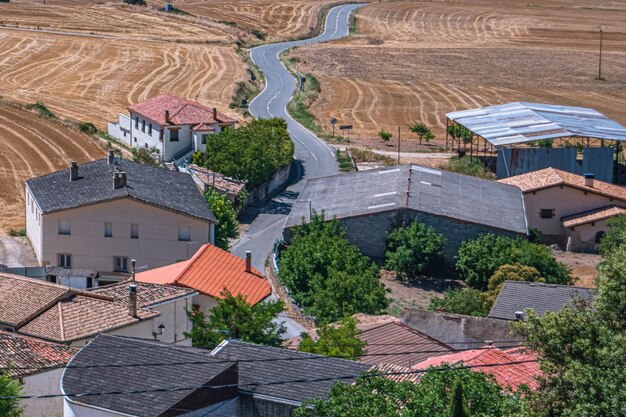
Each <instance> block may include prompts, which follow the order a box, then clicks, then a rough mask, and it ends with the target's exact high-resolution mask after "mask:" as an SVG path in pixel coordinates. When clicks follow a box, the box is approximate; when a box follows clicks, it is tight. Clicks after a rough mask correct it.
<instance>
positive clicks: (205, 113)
mask: <svg viewBox="0 0 626 417" xmlns="http://www.w3.org/2000/svg"><path fill="white" fill-rule="evenodd" d="M128 111H129V113H130V114H129V115H128V116H127V115H125V114H120V115H119V120H118V121H117V122H109V125H108V132H109V135H111V136H113V137H114V138H116V139H118V140H120V141H121V142H123V143H126V144H128V145H129V146H132V147H144V148H153V147H154V148H156V149H158V150H159V154H160V156H161V159H162V160H163V161H165V162H170V161H172V160H182V159H185V158H186V157H188V156H189V155H190V154H191V153H193V152H196V151H201V152H205V151H206V141H207V140H208V138H209V137H210V135H212V134H214V133H218V132H221V131H222V129H224V128H228V127H233V126H234V125H235V124H236V123H237V121H236V120H234V119H231V118H230V117H228V116H226V115H224V114H222V113H220V112H218V111H217V109H216V108H215V107H213V108H209V107H205V106H203V105H202V104H199V103H196V102H194V101H190V100H185V99H182V98H179V97H176V96H173V95H169V94H161V95H158V96H156V97H152V98H150V99H148V100H145V101H142V102H141V103H137V104H134V105H132V106H130V107H128Z"/></svg>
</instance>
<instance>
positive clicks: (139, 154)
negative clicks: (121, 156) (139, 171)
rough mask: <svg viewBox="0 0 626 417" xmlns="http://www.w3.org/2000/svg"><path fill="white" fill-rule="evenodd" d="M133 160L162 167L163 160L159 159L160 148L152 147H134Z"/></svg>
mask: <svg viewBox="0 0 626 417" xmlns="http://www.w3.org/2000/svg"><path fill="white" fill-rule="evenodd" d="M131 152H132V154H133V161H135V162H139V163H140V164H144V165H150V166H153V167H160V166H161V161H160V160H159V149H158V148H156V147H154V146H153V147H152V148H149V149H148V148H132V150H131Z"/></svg>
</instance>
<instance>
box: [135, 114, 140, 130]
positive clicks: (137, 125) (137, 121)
mask: <svg viewBox="0 0 626 417" xmlns="http://www.w3.org/2000/svg"><path fill="white" fill-rule="evenodd" d="M135 129H139V116H135Z"/></svg>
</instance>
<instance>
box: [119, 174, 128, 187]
mask: <svg viewBox="0 0 626 417" xmlns="http://www.w3.org/2000/svg"><path fill="white" fill-rule="evenodd" d="M120 178H121V179H122V185H121V187H126V178H127V177H126V172H124V171H122V172H120Z"/></svg>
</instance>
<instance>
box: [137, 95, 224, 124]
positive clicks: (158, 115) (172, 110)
mask: <svg viewBox="0 0 626 417" xmlns="http://www.w3.org/2000/svg"><path fill="white" fill-rule="evenodd" d="M128 110H129V111H131V112H133V113H138V114H141V115H142V116H144V117H146V118H148V119H150V120H152V121H153V122H156V123H158V124H160V125H165V124H166V122H165V111H166V110H168V111H169V114H170V123H169V124H171V125H198V124H212V123H236V120H234V119H231V118H230V117H228V116H226V115H225V114H223V113H220V112H218V113H217V119H215V118H213V109H210V108H208V107H206V106H203V105H202V104H200V103H196V102H195V101H191V100H185V99H182V98H180V97H176V96H173V95H170V94H161V95H158V96H155V97H152V98H149V99H148V100H145V101H142V102H141V103H137V104H134V105H132V106H130V107H129V108H128Z"/></svg>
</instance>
